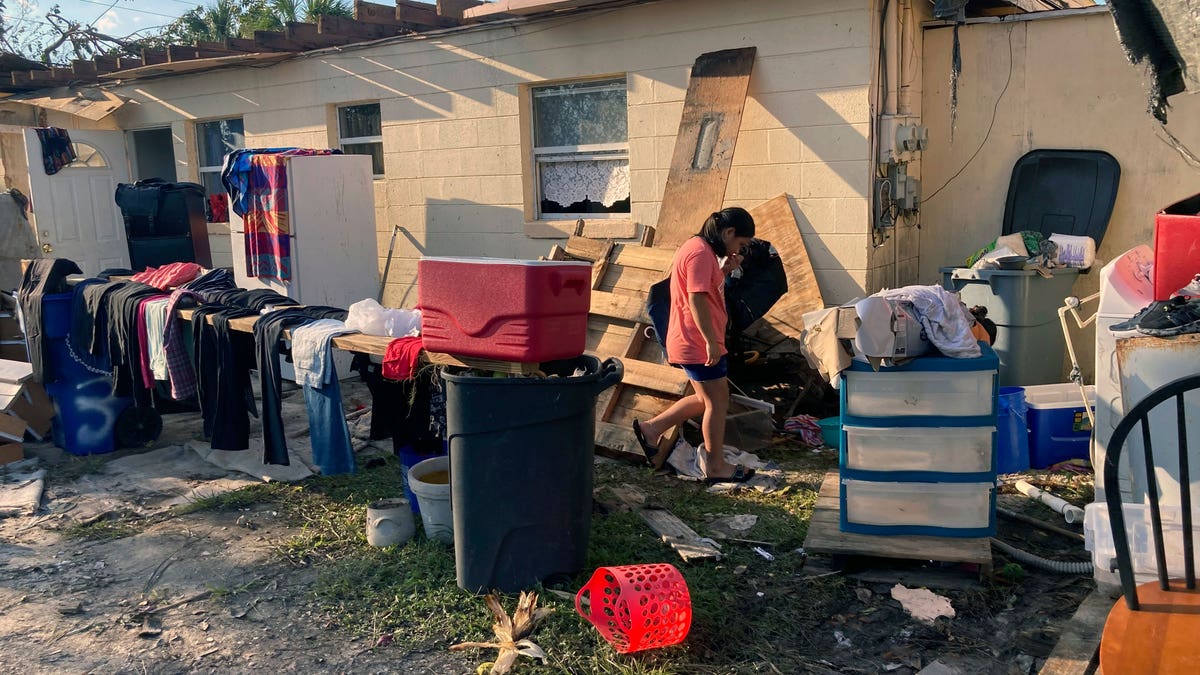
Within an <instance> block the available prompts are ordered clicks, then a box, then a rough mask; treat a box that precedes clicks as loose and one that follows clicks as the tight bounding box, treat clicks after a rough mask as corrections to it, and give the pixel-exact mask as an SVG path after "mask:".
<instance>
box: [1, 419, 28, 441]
mask: <svg viewBox="0 0 1200 675" xmlns="http://www.w3.org/2000/svg"><path fill="white" fill-rule="evenodd" d="M26 426H28V425H27V424H25V420H23V419H21V418H20V417H17V416H16V415H10V414H8V413H0V443H2V442H4V441H16V442H17V443H20V442H21V441H22V440H24V439H25V427H26Z"/></svg>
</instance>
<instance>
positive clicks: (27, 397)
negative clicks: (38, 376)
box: [9, 381, 54, 441]
mask: <svg viewBox="0 0 1200 675" xmlns="http://www.w3.org/2000/svg"><path fill="white" fill-rule="evenodd" d="M9 410H11V411H12V412H13V413H16V415H17V416H19V417H20V418H21V419H23V420H25V423H26V425H27V426H26V429H28V431H29V433H30V434H32V435H33V437H34V438H35V439H37V440H39V441H40V440H43V439H44V438H45V437H46V435H47V434H49V433H50V422H51V420H53V419H54V403H53V402H52V401H51V400H50V397H49V396H47V395H46V390H45V389H43V388H42V385H40V384H38V383H37V382H33V381H30V382H26V383H25V390H24V391H23V392H22V394H21V395H20V396H18V397H17V398H16V400H15V401H13V404H12V406H11V408H9Z"/></svg>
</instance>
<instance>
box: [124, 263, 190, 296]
mask: <svg viewBox="0 0 1200 675" xmlns="http://www.w3.org/2000/svg"><path fill="white" fill-rule="evenodd" d="M203 270H204V268H203V267H200V266H199V265H197V264H196V263H194V262H176V263H170V264H167V265H163V266H162V267H158V268H154V267H147V268H146V270H145V271H143V272H139V273H137V274H135V275H133V281H137V282H140V283H143V284H147V285H149V286H153V287H155V288H160V289H162V290H164V291H165V290H168V289H171V288H175V287H177V286H182V285H184V284H186V283H187V282H189V281H192V280H193V279H195V278H196V277H197V276H199V274H200V273H201V272H202V271H203Z"/></svg>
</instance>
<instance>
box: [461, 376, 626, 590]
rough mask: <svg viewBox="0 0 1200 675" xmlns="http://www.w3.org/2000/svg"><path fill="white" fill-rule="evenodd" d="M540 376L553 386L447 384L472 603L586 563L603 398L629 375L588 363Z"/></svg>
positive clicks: (464, 569) (464, 567)
mask: <svg viewBox="0 0 1200 675" xmlns="http://www.w3.org/2000/svg"><path fill="white" fill-rule="evenodd" d="M542 370H543V371H544V372H545V373H546V375H547V377H545V378H541V377H506V378H492V377H475V376H470V375H455V374H452V373H444V374H443V375H442V377H443V378H444V379H445V381H446V422H447V433H448V436H449V441H450V493H451V496H450V501H451V509H452V510H453V512H454V559H455V567H456V569H457V572H458V585H459V587H461V588H463V589H466V590H468V591H471V592H473V593H481V592H485V591H490V590H493V589H494V590H499V591H504V592H514V591H518V590H521V589H524V588H528V587H530V586H533V585H534V584H537V583H538V582H540V581H541V580H543V579H545V578H547V577H549V576H551V575H555V574H574V573H576V572H578V571H580V570H582V569H583V565H584V563H585V562H586V558H587V547H588V534H589V532H590V530H591V525H592V473H593V467H592V459H593V448H594V445H595V432H596V418H595V407H596V397H597V396H598V395H599V394H600V392H602V391H604V390H605V389H608V388H609V387H611V386H613V385H615V384H617V383H618V382H620V381H621V377H622V376H623V375H624V368H623V367H622V366H621V362H620V361H617V360H616V359H608V360H606V361H605V362H604V363H603V364H601V363H600V361H599V359H596V358H595V357H592V356H581V357H579V358H575V359H567V360H564V361H553V362H549V363H545V364H543V365H542ZM579 370H582V372H583V374H582V375H575V374H574V373H575V372H577V371H579Z"/></svg>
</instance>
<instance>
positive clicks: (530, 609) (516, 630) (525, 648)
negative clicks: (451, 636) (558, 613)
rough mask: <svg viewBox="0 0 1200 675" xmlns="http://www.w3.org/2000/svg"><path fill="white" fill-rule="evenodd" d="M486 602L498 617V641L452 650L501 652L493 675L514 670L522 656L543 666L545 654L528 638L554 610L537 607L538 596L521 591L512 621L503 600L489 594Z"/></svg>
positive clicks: (453, 648) (455, 647) (493, 628)
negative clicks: (505, 609)
mask: <svg viewBox="0 0 1200 675" xmlns="http://www.w3.org/2000/svg"><path fill="white" fill-rule="evenodd" d="M483 601H484V603H486V604H487V607H488V609H490V610H491V611H492V614H493V615H494V616H495V617H496V623H494V624H492V632H493V633H495V635H496V642H462V643H460V644H456V645H451V647H450V649H451V651H458V650H462V649H471V648H479V649H498V650H500V655H499V656H498V657H497V658H496V662H495V663H494V664H493V665H492V669H491V671H490V672H491V673H492V675H504V673H507V672H508V671H509V670H511V669H512V667H513V664H514V663H516V661H517V657H519V656H528V657H530V658H535V659H540V660H541V661H542V663H545V662H546V652H544V651H542V648H541V647H539V646H537V645H536V644H534V643H533V642H532V641H531V640H529V639H528V638H529V636H530V635H532V634H533V631H534V630H535V629H536V628H537V625H538V624H539V623H541V621H542V619H545V618H546V616H547V615H549V614H550V612H552V611H553V610H551V609H549V608H546V607H543V608H541V609H538V608H537V593H526V592H525V591H521V597H520V598H519V599H518V600H517V610H516V611H515V612H513V615H512V618H511V619H510V618H509V616H508V614H507V613H506V612H505V611H504V607H503V606H502V605H501V604H500V598H498V597H496V595H494V594H491V593H489V594H488V595H487V597H485V598H484V599H483Z"/></svg>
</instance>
